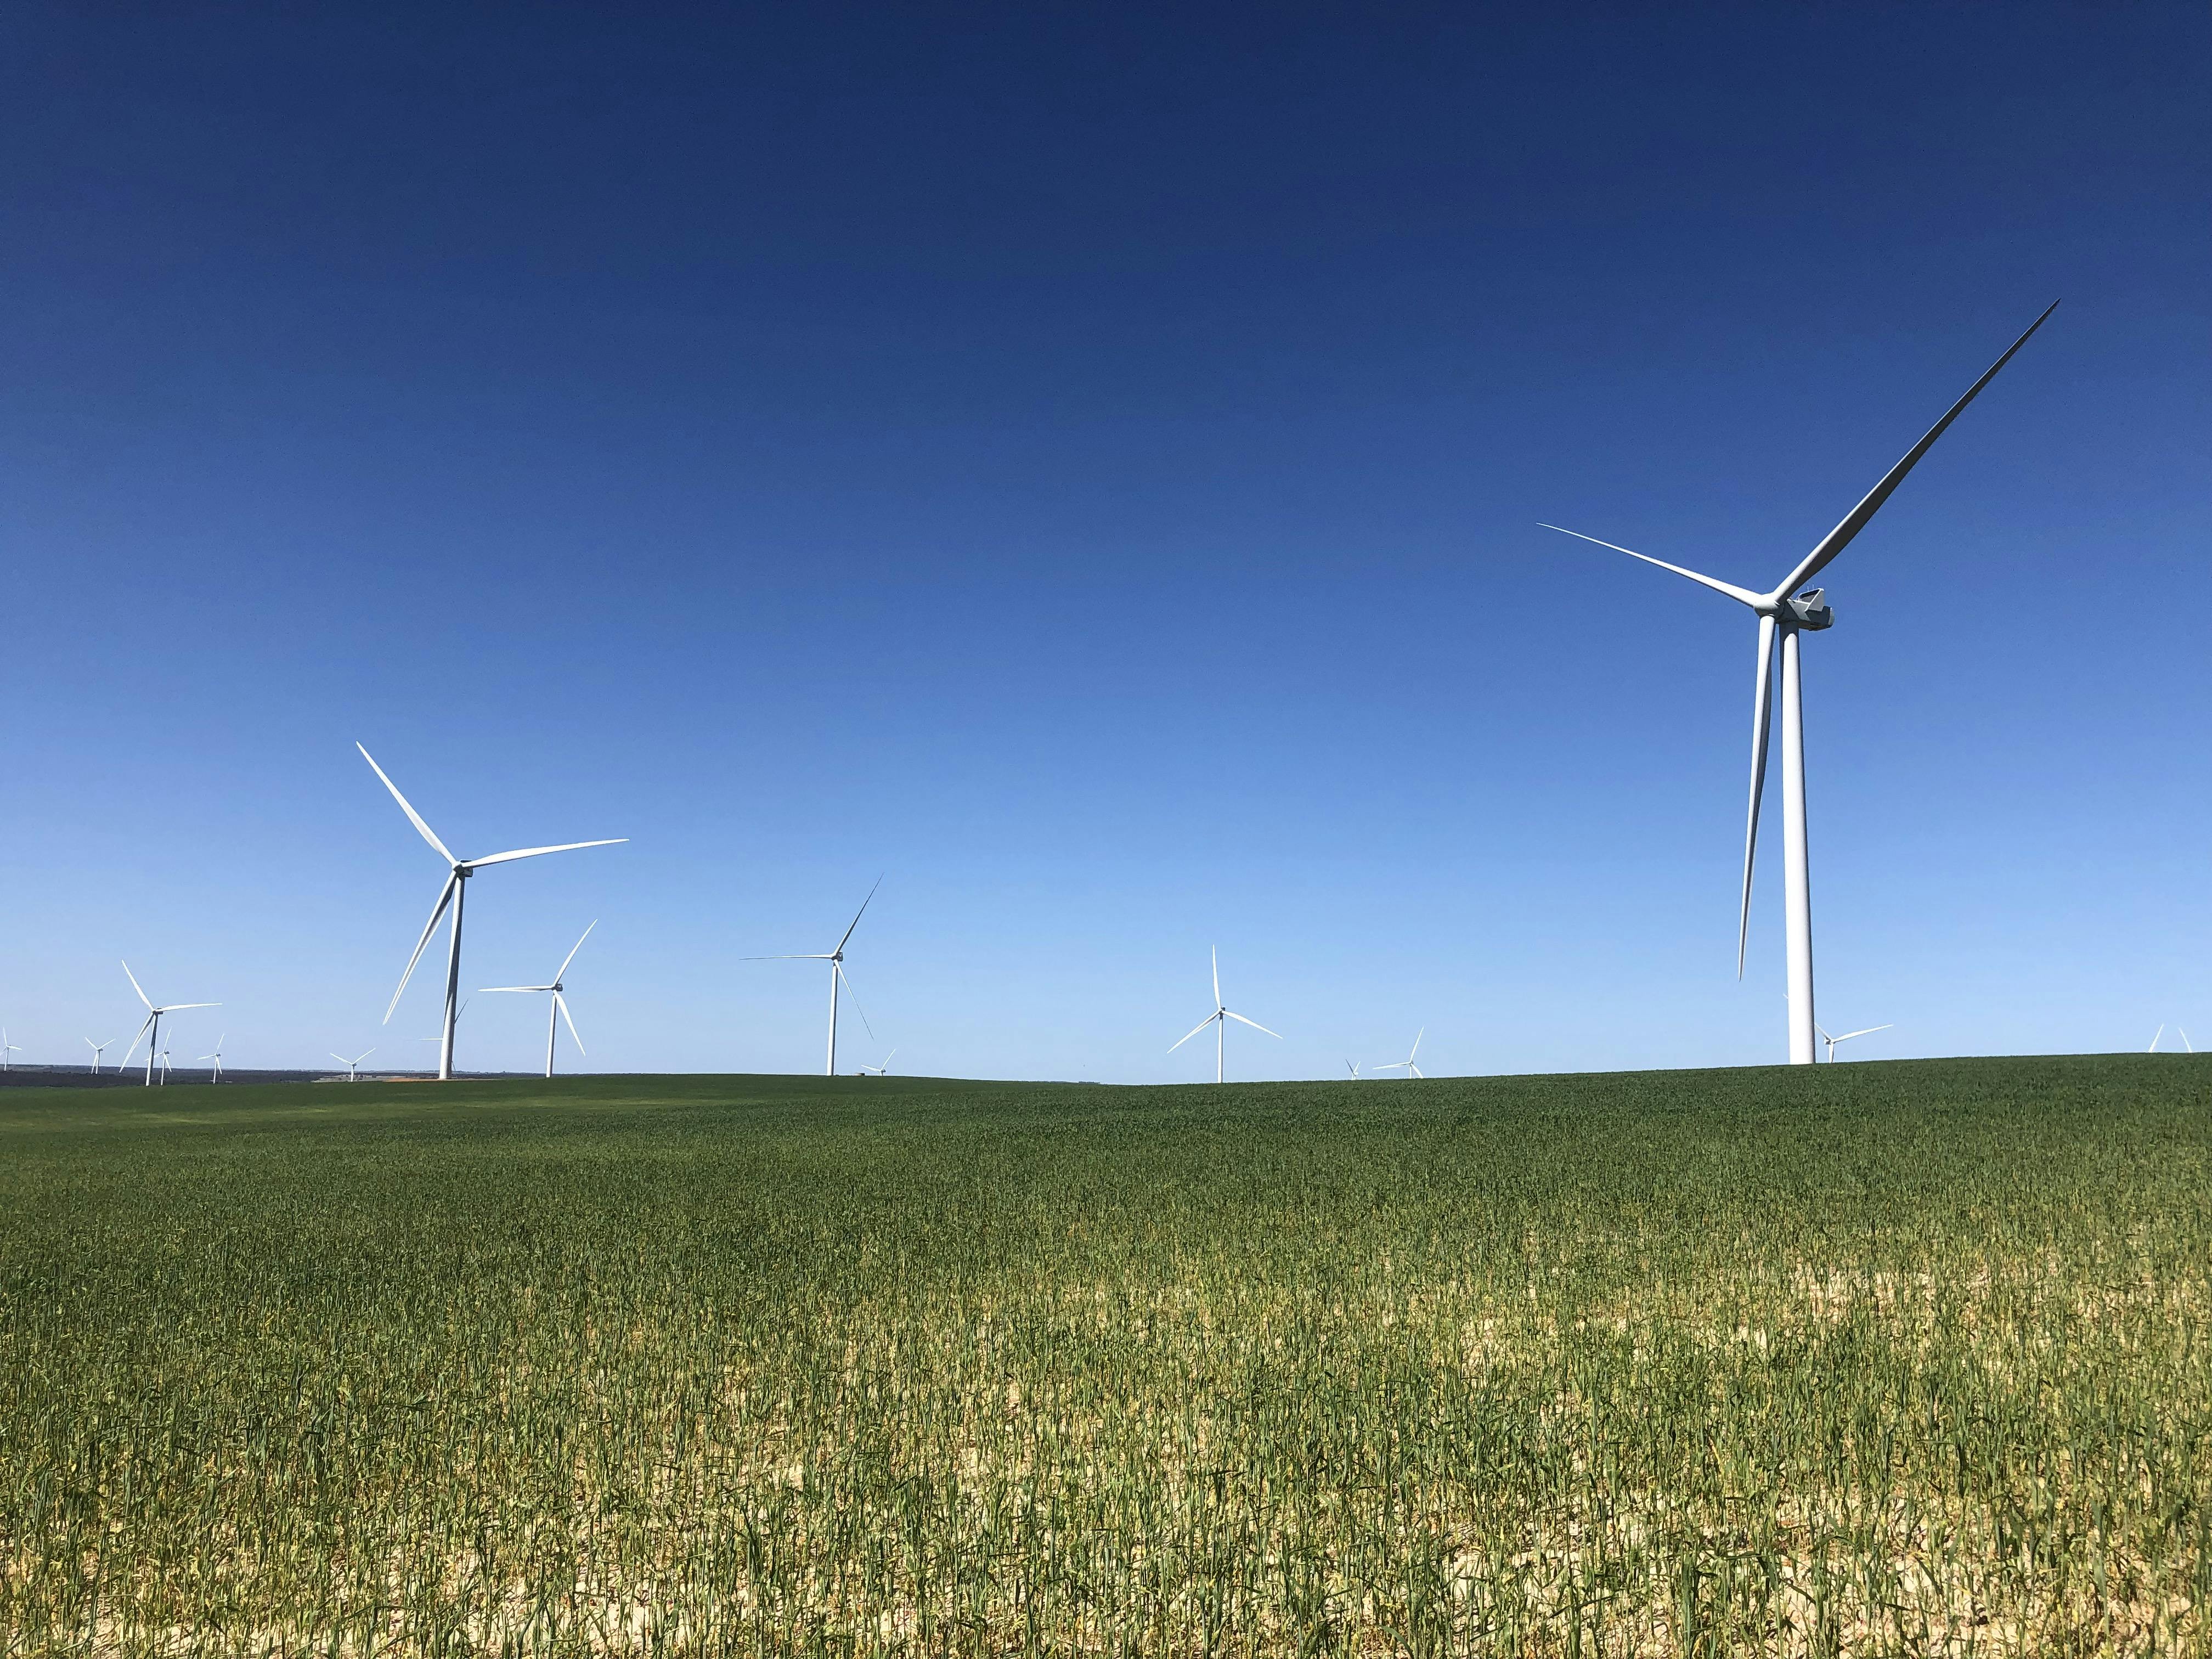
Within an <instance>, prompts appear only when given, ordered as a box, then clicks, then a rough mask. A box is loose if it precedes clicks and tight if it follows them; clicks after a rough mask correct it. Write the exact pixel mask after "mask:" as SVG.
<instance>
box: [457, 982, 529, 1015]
mask: <svg viewBox="0 0 2212 1659" xmlns="http://www.w3.org/2000/svg"><path fill="white" fill-rule="evenodd" d="M552 988H553V987H551V986H550V985H479V986H477V995H478V996H487V997H488V996H496V995H497V994H499V993H500V992H501V991H550V990H551V989H552ZM453 1018H455V1019H459V1018H460V1016H459V1013H456V1014H455V1015H454V1016H453Z"/></svg>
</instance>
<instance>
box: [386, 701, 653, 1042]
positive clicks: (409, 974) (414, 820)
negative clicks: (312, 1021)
mask: <svg viewBox="0 0 2212 1659" xmlns="http://www.w3.org/2000/svg"><path fill="white" fill-rule="evenodd" d="M354 747H355V748H356V749H360V750H361V757H362V759H363V760H365V761H367V762H368V769H369V770H370V771H372V772H374V773H375V774H376V775H377V776H378V777H379V778H380V779H382V780H383V783H384V787H386V789H389V790H390V791H391V792H392V799H394V800H396V801H398V803H399V810H400V811H403V812H404V813H406V814H407V821H408V822H409V823H411V824H413V825H414V826H415V828H416V830H417V831H418V832H419V833H420V834H421V836H422V839H423V840H424V841H427V842H429V843H430V845H431V846H432V848H435V849H436V852H437V854H438V856H439V857H440V858H441V859H443V860H446V862H447V865H448V866H451V872H450V873H449V874H448V875H447V877H446V884H445V885H444V886H443V887H441V888H440V889H439V890H438V902H437V903H435V904H434V905H432V906H431V907H430V920H429V921H427V922H425V923H423V925H422V938H421V939H416V941H415V954H414V955H413V956H411V957H408V958H407V971H406V972H405V973H404V974H402V975H400V976H399V988H398V990H396V991H394V992H393V993H392V1004H391V1006H390V1007H387V1008H386V1009H385V1011H384V1023H385V1024H387V1025H389V1024H391V1023H392V1011H393V1010H394V1009H396V1008H398V1006H399V999H400V998H401V997H402V996H404V995H405V994H406V992H407V981H409V980H410V979H412V978H413V977H414V976H415V964H416V963H418V962H420V961H421V960H422V947H423V946H424V945H428V943H429V942H430V935H431V934H432V933H435V932H436V931H437V927H438V919H439V918H440V917H441V916H442V915H445V914H446V907H447V905H448V904H451V905H452V906H453V939H452V942H451V944H450V945H448V946H447V951H446V1025H445V1033H444V1036H443V1037H442V1038H441V1041H440V1042H439V1045H438V1079H439V1081H440V1082H441V1083H442V1082H447V1081H450V1080H451V1079H452V1078H453V1024H454V1022H455V1021H456V1020H457V1019H458V1018H459V1016H460V1009H459V996H460V993H461V907H462V905H463V903H464V902H465V901H466V899H467V896H468V894H467V884H468V879H469V878H470V877H471V876H473V875H474V874H476V872H477V871H479V870H481V869H483V867H484V866H486V865H490V864H509V863H512V862H513V860H516V859H534V858H537V857H538V856H540V855H541V854H546V853H573V852H574V851H575V850H576V849H577V848H581V847H613V846H617V845H618V844H619V843H621V842H625V841H628V840H629V836H615V837H613V838H612V839H611V840H608V841H570V842H562V844H561V845H560V846H558V847H525V848H520V849H519V850H517V851H515V852H512V853H494V854H492V855H491V856H490V857H489V858H481V859H457V858H455V857H454V856H453V852H452V850H451V849H450V848H447V845H446V843H445V842H442V841H440V840H439V839H438V837H437V836H435V835H433V834H432V833H431V830H430V826H429V825H428V824H427V823H423V822H422V814H421V813H420V812H417V811H416V810H415V809H414V808H413V807H412V806H410V805H408V804H407V797H406V796H404V795H403V794H401V793H399V786H398V784H396V783H394V782H392V780H391V779H390V778H387V777H385V775H384V769H383V768H382V767H380V766H379V765H378V764H377V763H376V757H374V756H373V755H371V754H370V753H369V752H368V750H366V749H363V748H362V745H361V744H357V743H356V744H354Z"/></svg>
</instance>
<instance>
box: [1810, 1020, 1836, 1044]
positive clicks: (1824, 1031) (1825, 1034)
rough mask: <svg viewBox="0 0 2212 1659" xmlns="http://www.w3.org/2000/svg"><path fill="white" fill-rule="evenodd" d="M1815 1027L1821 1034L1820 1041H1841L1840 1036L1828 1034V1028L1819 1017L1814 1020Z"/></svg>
mask: <svg viewBox="0 0 2212 1659" xmlns="http://www.w3.org/2000/svg"><path fill="white" fill-rule="evenodd" d="M1813 1029H1814V1030H1816V1031H1818V1032H1819V1033H1820V1041H1821V1042H1838V1041H1840V1039H1838V1038H1836V1037H1832V1036H1829V1035H1828V1028H1827V1027H1826V1026H1825V1025H1823V1024H1820V1021H1819V1020H1817V1019H1816V1020H1814V1022H1813Z"/></svg>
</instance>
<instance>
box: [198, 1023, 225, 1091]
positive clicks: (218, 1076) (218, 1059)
mask: <svg viewBox="0 0 2212 1659" xmlns="http://www.w3.org/2000/svg"><path fill="white" fill-rule="evenodd" d="M229 1035H230V1033H229V1032H228V1031H225V1032H224V1033H223V1034H222V1036H219V1037H217V1038H216V1040H215V1052H214V1053H213V1054H202V1055H201V1056H200V1058H201V1059H202V1060H213V1061H214V1062H215V1075H214V1076H213V1077H210V1079H208V1081H209V1082H210V1083H220V1082H222V1042H223V1037H227V1036H229Z"/></svg>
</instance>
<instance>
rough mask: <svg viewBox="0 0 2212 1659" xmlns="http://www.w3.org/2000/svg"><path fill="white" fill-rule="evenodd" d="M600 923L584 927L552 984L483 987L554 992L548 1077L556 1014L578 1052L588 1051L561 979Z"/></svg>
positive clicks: (489, 991) (547, 1027)
mask: <svg viewBox="0 0 2212 1659" xmlns="http://www.w3.org/2000/svg"><path fill="white" fill-rule="evenodd" d="M598 926H599V923H598V922H596V921H594V922H592V925H591V927H586V928H585V929H584V932H583V934H582V936H581V937H580V938H579V939H577V940H576V943H575V945H574V946H573V947H572V948H571V949H570V951H569V952H568V955H567V956H565V957H562V959H561V966H560V968H559V969H558V970H556V972H555V974H554V975H553V982H552V983H551V984H550V985H487V986H484V987H483V991H484V993H485V994H487V995H489V994H493V993H495V992H501V991H517V992H523V993H527V994H535V993H537V992H540V991H550V992H551V993H552V994H553V1000H552V1003H551V1004H550V1006H548V1007H547V1008H546V1010H545V1075H546V1076H548V1077H551V1076H552V1075H553V1038H554V1036H555V1034H556V1031H557V1030H559V1028H558V1027H557V1026H556V1025H555V1024H554V1023H553V1018H554V1016H555V1015H556V1014H557V1015H559V1016H560V1017H561V1018H562V1019H565V1020H567V1021H568V1035H569V1036H572V1037H576V1052H577V1053H578V1054H583V1053H585V1052H586V1050H585V1048H584V1039H583V1038H581V1037H580V1036H576V1021H575V1018H574V1016H573V1015H571V1014H570V1013H569V1012H568V1002H567V1001H566V1000H564V999H563V998H562V994H561V992H562V984H561V980H562V975H565V974H567V973H568V964H569V963H572V962H574V960H575V959H576V952H577V951H580V950H582V949H583V948H584V940H585V939H589V938H591V936H592V927H598Z"/></svg>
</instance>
